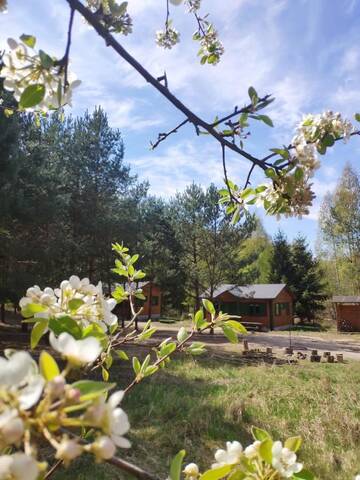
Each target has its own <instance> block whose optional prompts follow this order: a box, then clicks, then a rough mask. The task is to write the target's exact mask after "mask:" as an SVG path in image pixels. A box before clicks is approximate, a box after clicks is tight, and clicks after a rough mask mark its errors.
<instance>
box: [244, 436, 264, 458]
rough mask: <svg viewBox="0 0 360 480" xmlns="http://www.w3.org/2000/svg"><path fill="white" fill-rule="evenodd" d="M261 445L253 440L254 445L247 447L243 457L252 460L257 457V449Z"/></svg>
mask: <svg viewBox="0 0 360 480" xmlns="http://www.w3.org/2000/svg"><path fill="white" fill-rule="evenodd" d="M260 445H261V442H260V441H259V440H255V442H254V443H252V444H251V445H249V446H247V447H246V448H245V450H244V455H245V457H246V458H249V459H253V458H255V457H256V456H257V455H259V447H260Z"/></svg>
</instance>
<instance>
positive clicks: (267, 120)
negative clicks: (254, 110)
mask: <svg viewBox="0 0 360 480" xmlns="http://www.w3.org/2000/svg"><path fill="white" fill-rule="evenodd" d="M258 118H259V120H261V121H262V122H264V123H266V125H269V127H273V126H274V124H273V121H272V120H271V118H270V117H268V116H267V115H258Z"/></svg>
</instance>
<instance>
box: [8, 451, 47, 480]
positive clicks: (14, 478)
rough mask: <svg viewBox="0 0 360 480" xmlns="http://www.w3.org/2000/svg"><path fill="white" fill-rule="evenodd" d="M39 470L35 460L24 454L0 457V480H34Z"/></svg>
mask: <svg viewBox="0 0 360 480" xmlns="http://www.w3.org/2000/svg"><path fill="white" fill-rule="evenodd" d="M38 475H39V468H38V465H37V463H36V460H35V459H34V458H33V457H30V456H29V455H26V454H25V453H22V452H18V453H14V455H1V456H0V480H8V479H9V480H36V479H37V477H38Z"/></svg>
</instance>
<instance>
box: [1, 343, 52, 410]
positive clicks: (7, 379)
mask: <svg viewBox="0 0 360 480" xmlns="http://www.w3.org/2000/svg"><path fill="white" fill-rule="evenodd" d="M44 383H45V380H44V378H43V377H42V376H41V375H39V374H38V368H37V365H36V363H35V362H34V360H33V359H32V358H31V356H30V355H29V353H27V352H23V351H19V352H15V353H12V354H11V356H10V358H9V359H5V358H2V357H0V386H5V387H7V388H9V390H11V391H14V392H16V393H17V395H18V399H19V403H20V407H21V408H23V409H24V410H27V409H29V408H31V407H32V406H33V405H35V404H36V403H37V402H38V401H39V399H40V397H41V394H42V391H43V388H44Z"/></svg>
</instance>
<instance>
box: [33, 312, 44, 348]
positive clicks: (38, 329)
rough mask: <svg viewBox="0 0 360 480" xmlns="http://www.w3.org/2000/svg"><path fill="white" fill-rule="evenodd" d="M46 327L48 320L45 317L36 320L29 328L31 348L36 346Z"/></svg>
mask: <svg viewBox="0 0 360 480" xmlns="http://www.w3.org/2000/svg"><path fill="white" fill-rule="evenodd" d="M47 327H48V321H47V320H45V319H44V320H39V321H38V322H36V323H35V325H34V326H33V328H32V330H31V335H30V346H31V349H34V348H36V346H37V344H38V343H39V341H40V338H41V337H42V336H43V335H44V333H45V331H46V329H47Z"/></svg>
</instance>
